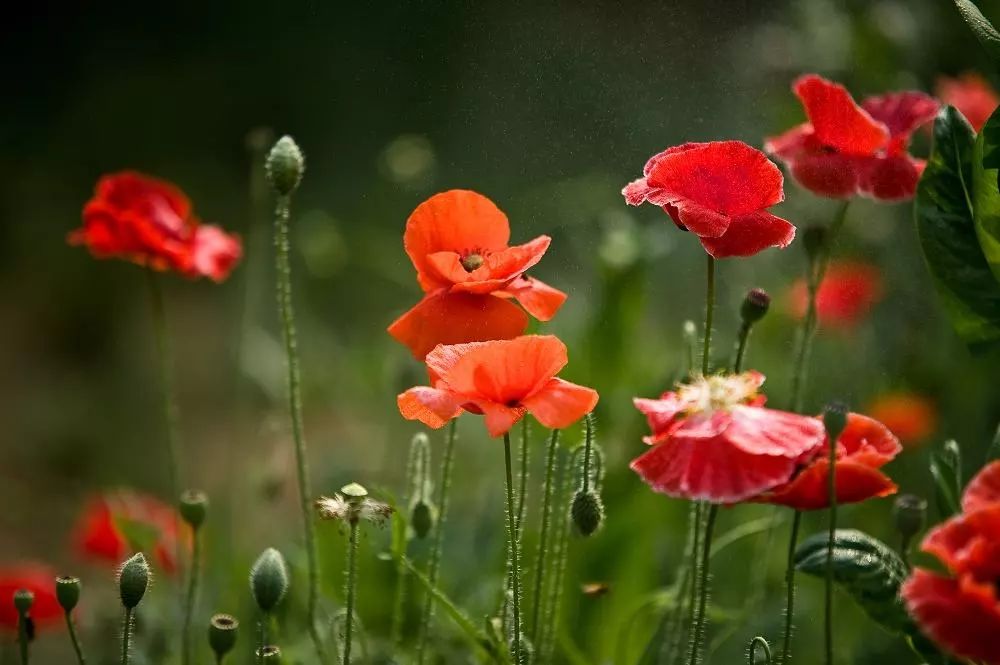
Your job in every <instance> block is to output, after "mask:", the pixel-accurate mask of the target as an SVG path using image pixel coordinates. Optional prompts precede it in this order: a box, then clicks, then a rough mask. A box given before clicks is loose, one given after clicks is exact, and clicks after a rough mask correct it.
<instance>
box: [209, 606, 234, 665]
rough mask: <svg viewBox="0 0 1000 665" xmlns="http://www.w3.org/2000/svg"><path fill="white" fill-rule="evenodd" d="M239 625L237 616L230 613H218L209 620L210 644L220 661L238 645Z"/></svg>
mask: <svg viewBox="0 0 1000 665" xmlns="http://www.w3.org/2000/svg"><path fill="white" fill-rule="evenodd" d="M239 627H240V622H239V621H237V620H236V617H233V616H230V615H228V614H216V615H214V616H212V619H211V620H210V621H209V622H208V644H209V646H210V647H212V651H213V652H215V656H216V658H217V659H218V660H219V661H221V660H222V657H223V656H225V655H226V654H227V653H229V652H230V651H232V649H233V647H234V646H235V645H236V635H237V633H238V632H239Z"/></svg>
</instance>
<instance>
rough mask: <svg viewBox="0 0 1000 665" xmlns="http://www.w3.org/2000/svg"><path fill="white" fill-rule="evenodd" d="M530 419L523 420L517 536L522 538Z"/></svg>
mask: <svg viewBox="0 0 1000 665" xmlns="http://www.w3.org/2000/svg"><path fill="white" fill-rule="evenodd" d="M528 461H529V459H528V419H527V418H521V451H520V462H521V470H520V478H519V479H518V490H517V522H516V523H515V524H516V526H517V535H518V537H519V538H520V536H521V532H522V529H523V528H524V509H525V503H526V499H527V497H528Z"/></svg>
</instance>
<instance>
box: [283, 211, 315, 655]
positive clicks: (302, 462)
mask: <svg viewBox="0 0 1000 665" xmlns="http://www.w3.org/2000/svg"><path fill="white" fill-rule="evenodd" d="M290 203H291V201H290V198H289V197H288V196H279V197H278V202H277V206H276V209H275V214H274V246H275V250H276V251H275V255H276V269H277V280H278V284H277V287H278V310H279V314H280V316H281V332H282V339H283V340H284V343H285V360H286V365H287V369H288V409H289V415H290V416H291V421H292V439H293V441H294V443H295V466H296V471H297V474H298V486H299V508H300V510H301V512H302V523H303V529H304V536H305V547H306V561H307V565H308V569H309V600H308V622H309V634H310V635H311V637H312V641H313V645H314V646H315V648H316V653H317V655H318V656H319V660H320V662H321V663H324V664H325V663H326V662H327V657H326V650H325V648H324V647H323V640H322V638H321V637H320V634H319V629H318V628H317V625H316V614H317V611H318V608H319V555H318V553H317V550H316V527H315V525H314V524H313V521H312V510H311V508H312V500H311V499H310V497H311V496H312V491H311V489H310V487H309V466H308V464H309V463H308V460H307V458H306V440H305V434H304V433H303V427H302V377H301V371H300V369H299V354H298V339H297V335H296V330H295V313H294V311H293V308H292V268H291V261H290V259H289V256H288V254H289V241H288V219H289V216H290V214H291V211H290V207H289V206H290Z"/></svg>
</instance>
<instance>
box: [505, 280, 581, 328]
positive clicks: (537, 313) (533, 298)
mask: <svg viewBox="0 0 1000 665" xmlns="http://www.w3.org/2000/svg"><path fill="white" fill-rule="evenodd" d="M497 295H498V296H502V297H507V296H509V297H511V298H514V299H516V300H517V301H518V302H519V303H521V307H523V308H524V309H525V310H527V312H528V314H531V315H532V316H533V317H535V318H536V319H538V320H539V321H549V320H551V319H552V317H553V316H555V315H556V312H558V311H559V308H560V307H562V305H563V303H564V302H566V294H565V293H563V292H562V291H560V290H559V289H556V288H553V287H551V286H549V285H548V284H546V283H545V282H542V281H541V280H538V279H535V278H534V277H519V278H518V279H515V280H514V281H513V282H511V283H510V284H508V285H507V286H506V287H505V288H504V290H503V291H502V292H498V293H497Z"/></svg>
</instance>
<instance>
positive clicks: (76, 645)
mask: <svg viewBox="0 0 1000 665" xmlns="http://www.w3.org/2000/svg"><path fill="white" fill-rule="evenodd" d="M66 631H67V632H68V633H69V641H70V642H71V643H72V644H73V652H74V653H76V662H77V663H79V665H86V662H87V660H86V659H85V658H84V657H83V647H82V646H81V645H80V637H79V636H78V635H77V634H76V622H75V621H73V615H72V614H71V613H69V612H66Z"/></svg>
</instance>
